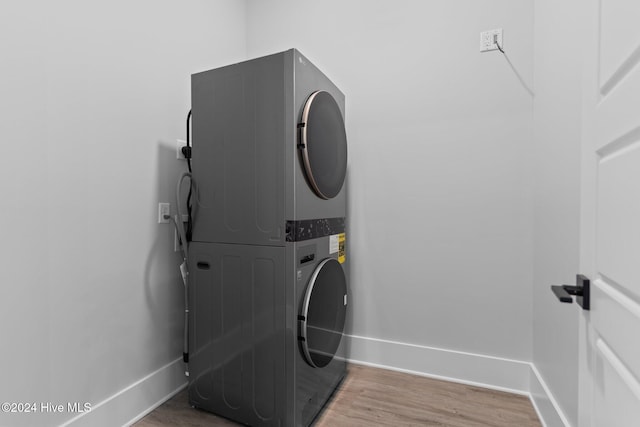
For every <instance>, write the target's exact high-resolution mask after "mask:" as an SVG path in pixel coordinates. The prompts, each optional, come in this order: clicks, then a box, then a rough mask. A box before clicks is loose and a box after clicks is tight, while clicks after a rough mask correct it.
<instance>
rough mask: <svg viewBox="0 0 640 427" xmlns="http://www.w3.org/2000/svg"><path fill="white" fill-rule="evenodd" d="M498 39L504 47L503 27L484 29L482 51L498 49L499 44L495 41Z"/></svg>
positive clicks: (481, 38) (481, 39)
mask: <svg viewBox="0 0 640 427" xmlns="http://www.w3.org/2000/svg"><path fill="white" fill-rule="evenodd" d="M494 40H497V42H498V44H499V45H500V47H501V48H502V49H504V43H503V41H502V28H496V29H495V30H488V31H483V32H481V33H480V52H489V51H492V50H498V46H497V45H496V43H495V42H494Z"/></svg>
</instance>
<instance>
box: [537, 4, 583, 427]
mask: <svg viewBox="0 0 640 427" xmlns="http://www.w3.org/2000/svg"><path fill="white" fill-rule="evenodd" d="M580 9H581V2H580V1H579V0H571V1H563V2H557V1H553V0H536V1H535V18H534V22H535V30H534V32H535V59H534V60H535V83H536V99H535V103H534V130H535V132H534V147H535V157H534V159H535V165H536V166H535V168H534V171H535V175H534V176H535V183H536V185H535V203H534V206H535V208H536V209H535V214H534V236H535V237H534V276H533V277H534V280H533V301H534V312H533V313H534V323H533V325H534V328H533V343H534V347H533V361H534V363H535V365H536V367H537V369H538V371H539V372H540V375H541V377H542V379H543V381H544V382H545V383H546V384H547V386H548V387H549V390H550V391H551V399H553V400H555V403H556V405H557V406H558V407H559V409H560V411H561V413H562V414H563V415H561V416H564V418H565V420H566V421H568V422H569V423H571V425H577V415H578V338H579V335H578V318H579V315H580V310H579V307H578V306H577V305H575V304H573V305H571V306H570V305H567V304H560V303H559V302H558V300H557V299H556V298H555V297H554V295H553V294H552V293H551V290H550V289H549V286H550V285H555V284H561V283H567V284H574V283H575V275H576V274H577V273H579V271H578V261H579V259H578V258H579V239H580V236H579V226H580V224H579V217H580V198H579V197H580V127H581V121H580V120H581V115H580V114H581V95H580V92H581V84H582V80H581V49H580V46H581V39H580V37H579V31H578V28H577V25H578V23H579V22H580V19H579V18H578V17H579V14H578V11H579V10H580ZM534 398H535V400H536V404H537V405H538V407H539V408H540V410H541V411H542V412H543V413H544V414H546V415H547V417H545V418H546V421H547V424H548V425H549V426H555V425H562V423H563V421H562V420H561V419H559V417H558V416H555V417H554V416H553V415H554V412H555V409H554V408H553V407H552V406H551V404H552V402H553V401H552V400H550V399H549V396H546V395H545V394H540V393H534Z"/></svg>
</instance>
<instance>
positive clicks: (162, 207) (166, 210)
mask: <svg viewBox="0 0 640 427" xmlns="http://www.w3.org/2000/svg"><path fill="white" fill-rule="evenodd" d="M170 219H171V203H158V224H168V223H169V220H170Z"/></svg>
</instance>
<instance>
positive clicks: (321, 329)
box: [299, 258, 347, 368]
mask: <svg viewBox="0 0 640 427" xmlns="http://www.w3.org/2000/svg"><path fill="white" fill-rule="evenodd" d="M346 311H347V280H346V278H345V275H344V271H343V270H342V265H340V263H339V262H338V261H337V260H335V259H333V258H327V259H325V260H323V261H322V262H321V263H320V264H318V266H317V267H316V269H315V271H314V272H313V274H312V275H311V279H309V284H308V285H307V291H306V293H305V296H304V302H303V305H302V313H301V316H300V321H301V327H300V332H299V333H300V336H299V339H300V342H301V344H302V352H303V354H304V357H305V359H306V361H307V362H308V363H309V364H310V365H311V366H313V367H316V368H322V367H323V366H326V365H327V364H329V362H331V359H333V356H334V355H335V353H336V350H338V346H339V345H340V340H341V339H342V332H343V331H344V319H345V314H346Z"/></svg>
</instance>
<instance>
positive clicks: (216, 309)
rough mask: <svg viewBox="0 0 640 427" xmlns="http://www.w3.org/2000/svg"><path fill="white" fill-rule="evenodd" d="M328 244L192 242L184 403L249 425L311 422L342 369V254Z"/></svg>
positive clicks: (344, 272)
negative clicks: (186, 385) (186, 377)
mask: <svg viewBox="0 0 640 427" xmlns="http://www.w3.org/2000/svg"><path fill="white" fill-rule="evenodd" d="M332 239H335V236H334V237H333V238H332V237H330V236H325V237H320V238H316V239H311V240H305V241H301V242H292V243H287V244H286V245H285V246H284V247H277V246H257V245H236V244H226V243H194V244H192V246H191V254H190V259H191V261H190V266H189V267H190V272H191V273H190V277H191V283H192V286H191V293H190V303H191V309H192V310H191V313H190V316H191V317H190V325H191V328H190V342H191V350H190V352H191V354H190V371H191V377H190V384H189V401H190V403H191V404H192V405H193V406H195V407H197V408H200V409H205V410H208V411H211V412H214V413H216V414H219V415H222V416H224V417H227V418H230V419H232V420H235V421H238V422H241V423H244V424H248V425H253V426H258V425H274V426H308V425H309V424H311V422H312V421H313V420H314V418H315V417H316V416H317V415H318V414H319V412H320V411H321V409H322V407H323V406H324V405H325V403H326V402H327V400H328V399H329V398H330V397H331V395H332V393H333V392H334V390H335V389H336V387H337V386H338V385H339V384H340V382H341V380H342V378H343V377H344V375H345V369H346V362H345V348H344V343H343V342H342V340H341V338H342V327H343V323H342V322H343V321H344V314H345V311H346V304H347V302H348V287H347V282H346V277H348V271H347V268H348V267H347V266H348V258H345V259H344V260H343V262H342V263H339V262H338V255H339V254H338V253H335V252H334V253H330V250H329V249H330V246H331V245H330V241H331V240H332ZM327 266H329V268H328V267H327ZM325 270H328V271H325ZM324 273H327V274H324ZM340 275H342V277H343V278H344V279H341V278H340ZM311 290H312V291H311ZM310 295H311V297H309V296H310ZM326 314H331V315H329V316H327V315H326ZM314 316H315V317H314ZM340 318H341V319H340ZM336 319H337V320H336ZM305 329H306V331H305ZM314 334H315V337H314V336H313V335H314ZM303 336H305V337H306V340H307V341H302V337H303ZM327 336H329V337H328V338H327ZM327 349H330V350H331V351H332V352H333V354H328V352H327V351H326V350H327ZM309 353H311V354H312V355H313V354H315V356H312V357H315V362H313V360H312V361H310V360H309V359H308V357H307V356H308V354H309ZM313 365H315V366H313Z"/></svg>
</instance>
